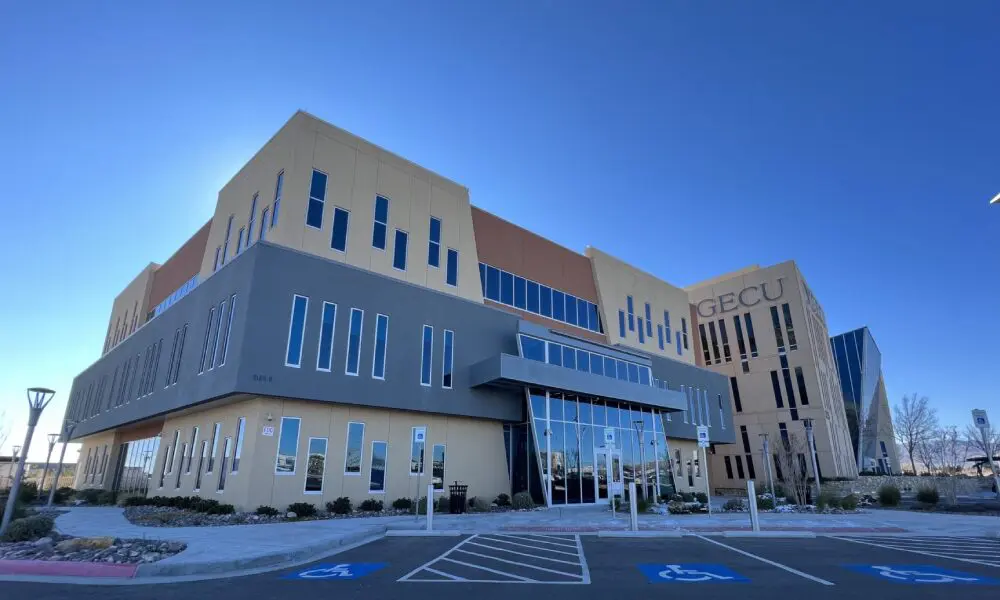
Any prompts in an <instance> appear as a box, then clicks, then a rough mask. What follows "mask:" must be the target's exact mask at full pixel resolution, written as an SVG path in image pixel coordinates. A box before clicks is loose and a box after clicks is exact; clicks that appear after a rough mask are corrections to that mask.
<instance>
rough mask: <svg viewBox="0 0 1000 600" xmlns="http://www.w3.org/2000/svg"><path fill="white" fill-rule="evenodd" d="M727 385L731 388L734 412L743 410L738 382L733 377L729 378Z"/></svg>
mask: <svg viewBox="0 0 1000 600" xmlns="http://www.w3.org/2000/svg"><path fill="white" fill-rule="evenodd" d="M729 387H731V388H732V389H733V405H734V406H735V407H736V412H743V402H742V401H741V400H740V384H739V381H738V380H737V379H736V378H735V377H730V378H729Z"/></svg>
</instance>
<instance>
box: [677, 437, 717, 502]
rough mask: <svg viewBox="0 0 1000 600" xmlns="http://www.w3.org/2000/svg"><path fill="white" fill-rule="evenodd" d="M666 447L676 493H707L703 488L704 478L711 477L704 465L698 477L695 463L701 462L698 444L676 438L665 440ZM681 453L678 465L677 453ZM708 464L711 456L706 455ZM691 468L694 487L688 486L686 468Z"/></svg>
mask: <svg viewBox="0 0 1000 600" xmlns="http://www.w3.org/2000/svg"><path fill="white" fill-rule="evenodd" d="M667 446H669V448H670V459H671V460H670V466H671V469H672V471H673V475H674V486H675V487H676V488H677V491H678V492H691V493H692V494H693V493H696V492H707V488H706V486H705V478H706V477H707V476H709V475H711V473H710V471H708V470H707V469H706V468H705V465H704V464H702V465H701V475H700V476H699V475H698V465H697V463H696V462H695V461H696V460H697V462H698V463H700V462H701V461H702V460H703V458H704V457H703V455H702V450H701V449H700V448H698V442H696V441H694V440H683V439H678V438H667ZM678 451H680V453H681V462H680V464H679V465H678V462H677V452H678ZM708 459H709V463H711V462H712V455H711V454H710V453H709V454H708ZM689 466H690V468H691V470H692V471H691V473H692V480H693V481H692V482H693V483H694V485H688V476H687V474H688V468H689Z"/></svg>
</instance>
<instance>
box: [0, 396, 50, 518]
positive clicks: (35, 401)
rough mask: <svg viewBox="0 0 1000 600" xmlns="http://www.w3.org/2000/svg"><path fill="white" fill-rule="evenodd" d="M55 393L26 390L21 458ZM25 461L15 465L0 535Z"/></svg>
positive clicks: (26, 451)
mask: <svg viewBox="0 0 1000 600" xmlns="http://www.w3.org/2000/svg"><path fill="white" fill-rule="evenodd" d="M54 395H55V392H54V391H52V390H50V389H48V388H29V389H28V433H27V434H26V435H25V436H24V446H22V448H23V449H24V454H23V456H28V448H30V447H31V436H32V435H33V434H34V433H35V425H38V417H40V416H42V411H43V410H45V407H46V406H47V405H48V404H49V402H50V401H51V400H52V396H54ZM24 465H25V461H23V460H22V461H20V462H19V463H18V465H17V473H16V474H15V475H14V485H13V486H12V487H11V488H10V496H9V497H8V498H7V508H6V510H4V513H3V522H2V523H0V535H3V534H4V533H6V531H7V526H8V525H10V520H11V518H12V517H13V516H14V504H15V503H16V502H17V491H18V488H20V487H21V478H23V477H24Z"/></svg>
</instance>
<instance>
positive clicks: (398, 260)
mask: <svg viewBox="0 0 1000 600" xmlns="http://www.w3.org/2000/svg"><path fill="white" fill-rule="evenodd" d="M408 239H409V235H408V234H407V233H406V232H405V231H403V230H401V229H397V230H396V240H395V245H394V246H393V250H392V268H394V269H397V270H400V271H405V270H406V242H407V240H408Z"/></svg>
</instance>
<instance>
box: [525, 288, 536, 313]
mask: <svg viewBox="0 0 1000 600" xmlns="http://www.w3.org/2000/svg"><path fill="white" fill-rule="evenodd" d="M527 306H528V312H533V313H537V312H538V284H537V283H535V282H534V281H529V282H528V303H527Z"/></svg>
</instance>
